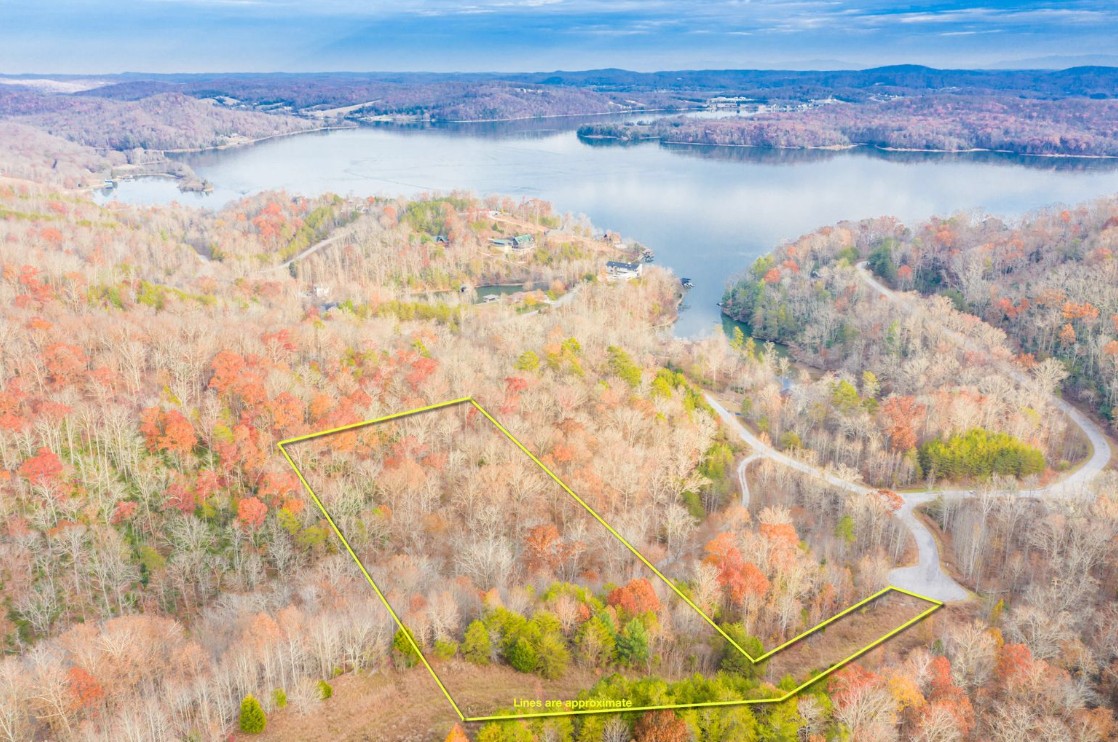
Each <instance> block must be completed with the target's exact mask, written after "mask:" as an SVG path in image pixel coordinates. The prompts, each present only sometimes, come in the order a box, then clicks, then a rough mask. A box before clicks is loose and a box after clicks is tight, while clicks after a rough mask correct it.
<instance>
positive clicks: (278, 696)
mask: <svg viewBox="0 0 1118 742" xmlns="http://www.w3.org/2000/svg"><path fill="white" fill-rule="evenodd" d="M272 703H273V704H275V707H276V708H278V709H282V708H286V707H287V692H286V691H284V689H283V688H276V689H275V690H274V691H272Z"/></svg>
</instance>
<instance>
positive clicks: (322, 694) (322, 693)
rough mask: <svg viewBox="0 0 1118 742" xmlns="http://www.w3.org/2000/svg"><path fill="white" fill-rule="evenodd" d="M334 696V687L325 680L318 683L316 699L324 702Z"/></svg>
mask: <svg viewBox="0 0 1118 742" xmlns="http://www.w3.org/2000/svg"><path fill="white" fill-rule="evenodd" d="M333 695H334V686H332V685H330V684H329V683H327V682H326V681H325V680H319V681H318V697H319V698H321V699H322V700H323V701H325V700H326V699H327V698H330V697H331V696H333Z"/></svg>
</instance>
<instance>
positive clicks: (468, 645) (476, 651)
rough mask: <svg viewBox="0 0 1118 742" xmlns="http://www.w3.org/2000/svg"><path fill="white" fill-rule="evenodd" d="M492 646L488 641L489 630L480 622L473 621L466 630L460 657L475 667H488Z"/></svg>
mask: <svg viewBox="0 0 1118 742" xmlns="http://www.w3.org/2000/svg"><path fill="white" fill-rule="evenodd" d="M492 651H493V644H492V642H491V641H490V639H489V629H487V628H485V624H483V623H482V622H481V621H473V622H472V623H471V624H470V625H469V627H468V628H467V629H466V637H465V639H464V640H463V642H462V656H463V657H465V658H466V659H467V660H468V661H470V662H472V663H474V664H475V665H488V664H489V656H490V653H491V652H492Z"/></svg>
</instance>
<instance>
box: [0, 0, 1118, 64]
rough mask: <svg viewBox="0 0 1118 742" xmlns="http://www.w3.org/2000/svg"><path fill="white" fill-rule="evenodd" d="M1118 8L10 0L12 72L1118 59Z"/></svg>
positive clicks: (611, 0) (1106, 2) (795, 1)
mask: <svg viewBox="0 0 1118 742" xmlns="http://www.w3.org/2000/svg"><path fill="white" fill-rule="evenodd" d="M1116 38H1118V3H1115V2H1114V1H1113V0H1065V1H1063V2H994V3H981V4H979V3H973V2H962V1H959V0H947V1H945V2H910V3H898V2H895V1H889V2H883V1H881V0H863V1H861V2H856V1H854V0H639V1H638V0H393V1H392V2H384V1H383V0H366V1H364V2H362V1H360V0H312V2H295V1H294V0H0V73H3V74H13V73H28V72H44V73H49V72H56V73H63V72H65V73H106V72H121V71H144V72H216V71H245V72H266V71H311V70H426V71H456V70H458V71H483V70H484V71H550V70H556V69H567V70H573V69H590V68H599V67H624V68H627V69H634V70H657V69H704V68H721V69H725V68H762V69H763V68H798V69H835V68H844V67H872V66H877V65H883V64H898V63H917V64H926V65H929V66H938V67H995V66H996V67H1006V66H1028V67H1037V66H1040V67H1066V66H1070V65H1073V64H1118V51H1116V50H1115V47H1116V46H1118V45H1116V44H1115V43H1114V40H1115V39H1116Z"/></svg>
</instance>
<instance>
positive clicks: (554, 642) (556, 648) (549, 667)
mask: <svg viewBox="0 0 1118 742" xmlns="http://www.w3.org/2000/svg"><path fill="white" fill-rule="evenodd" d="M537 652H538V654H539V659H538V660H537V670H538V671H539V673H540V675H541V676H543V677H545V678H547V679H548V680H555V679H557V678H561V677H563V674H564V673H565V672H567V665H568V664H569V663H570V661H571V653H570V652H568V651H567V644H566V642H564V641H563V637H562V636H561V635H559V634H545V635H544V637H543V638H542V639H540V644H539V647H538V648H537Z"/></svg>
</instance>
